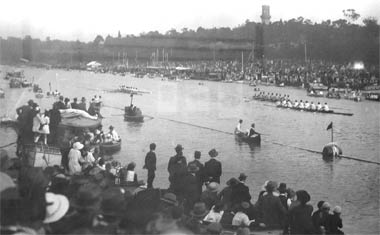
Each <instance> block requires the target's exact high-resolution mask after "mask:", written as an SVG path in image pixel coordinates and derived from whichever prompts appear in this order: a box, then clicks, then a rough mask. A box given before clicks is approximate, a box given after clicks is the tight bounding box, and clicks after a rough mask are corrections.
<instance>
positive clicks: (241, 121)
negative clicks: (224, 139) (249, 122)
mask: <svg viewBox="0 0 380 235" xmlns="http://www.w3.org/2000/svg"><path fill="white" fill-rule="evenodd" d="M242 123H243V120H241V119H240V120H239V123H238V124H237V126H236V128H235V134H240V133H243V131H242V130H241V124H242Z"/></svg>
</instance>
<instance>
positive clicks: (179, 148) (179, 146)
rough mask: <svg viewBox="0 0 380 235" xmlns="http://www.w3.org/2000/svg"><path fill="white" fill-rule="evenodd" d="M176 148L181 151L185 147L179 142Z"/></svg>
mask: <svg viewBox="0 0 380 235" xmlns="http://www.w3.org/2000/svg"><path fill="white" fill-rule="evenodd" d="M174 149H175V150H176V151H180V150H183V147H182V145H180V144H177V146H175V148H174Z"/></svg>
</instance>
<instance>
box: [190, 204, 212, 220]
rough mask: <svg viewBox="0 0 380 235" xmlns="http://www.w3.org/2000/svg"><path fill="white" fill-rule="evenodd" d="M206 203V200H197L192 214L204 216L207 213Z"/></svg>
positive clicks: (199, 216)
mask: <svg viewBox="0 0 380 235" xmlns="http://www.w3.org/2000/svg"><path fill="white" fill-rule="evenodd" d="M207 213H208V211H207V209H206V204H205V203H204V202H196V203H195V204H194V206H193V209H192V210H191V211H190V215H191V216H193V217H197V218H203V217H205V216H206V215H207Z"/></svg>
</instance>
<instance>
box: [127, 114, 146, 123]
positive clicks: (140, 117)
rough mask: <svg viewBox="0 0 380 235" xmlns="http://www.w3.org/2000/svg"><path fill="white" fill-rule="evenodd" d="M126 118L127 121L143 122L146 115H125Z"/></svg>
mask: <svg viewBox="0 0 380 235" xmlns="http://www.w3.org/2000/svg"><path fill="white" fill-rule="evenodd" d="M124 120H125V121H127V122H143V121H144V116H143V115H138V116H130V115H124Z"/></svg>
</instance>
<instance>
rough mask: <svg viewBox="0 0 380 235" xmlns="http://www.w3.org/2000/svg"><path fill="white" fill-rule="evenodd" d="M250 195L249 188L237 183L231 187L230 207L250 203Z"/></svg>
mask: <svg viewBox="0 0 380 235" xmlns="http://www.w3.org/2000/svg"><path fill="white" fill-rule="evenodd" d="M250 201H251V194H249V188H248V186H246V185H245V184H243V183H238V184H237V185H235V186H233V187H232V194H231V202H232V205H236V204H240V203H242V202H250Z"/></svg>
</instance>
